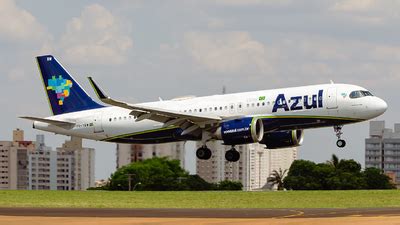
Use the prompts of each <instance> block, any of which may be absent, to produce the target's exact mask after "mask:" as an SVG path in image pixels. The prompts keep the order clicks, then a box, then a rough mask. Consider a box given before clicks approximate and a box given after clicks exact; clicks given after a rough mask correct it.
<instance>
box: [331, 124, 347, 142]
mask: <svg viewBox="0 0 400 225" xmlns="http://www.w3.org/2000/svg"><path fill="white" fill-rule="evenodd" d="M342 127H343V126H342V125H336V126H333V130H334V131H335V133H336V137H337V138H338V140H337V141H336V146H338V147H339V148H344V147H345V146H346V141H345V140H343V139H341V138H340V137H341V136H342V134H343V133H342Z"/></svg>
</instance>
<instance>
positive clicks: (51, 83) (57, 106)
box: [36, 55, 104, 115]
mask: <svg viewBox="0 0 400 225" xmlns="http://www.w3.org/2000/svg"><path fill="white" fill-rule="evenodd" d="M36 59H37V63H38V66H39V70H40V72H41V74H42V78H43V85H44V88H45V91H46V93H47V97H48V99H49V104H50V107H51V110H52V111H53V114H54V115H59V114H63V113H70V112H77V111H82V110H88V109H97V108H102V107H104V106H102V105H100V104H98V103H96V102H95V101H93V100H92V98H90V96H89V95H88V94H87V93H86V92H85V91H84V90H83V89H82V88H81V86H80V85H79V84H78V82H76V81H75V80H74V78H72V76H71V75H69V73H68V72H67V71H66V70H65V69H64V67H63V66H62V65H61V64H60V63H59V62H58V61H57V59H56V58H54V57H53V56H51V55H44V56H38V57H36Z"/></svg>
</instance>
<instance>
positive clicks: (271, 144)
mask: <svg viewBox="0 0 400 225" xmlns="http://www.w3.org/2000/svg"><path fill="white" fill-rule="evenodd" d="M303 139H304V131H303V130H289V131H275V132H271V133H265V134H264V138H263V139H262V140H261V141H260V144H265V145H266V146H267V148H269V149H276V148H287V147H296V146H300V145H301V144H302V143H303Z"/></svg>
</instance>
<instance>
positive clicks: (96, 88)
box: [88, 77, 109, 100]
mask: <svg viewBox="0 0 400 225" xmlns="http://www.w3.org/2000/svg"><path fill="white" fill-rule="evenodd" d="M88 79H89V82H90V84H91V85H92V87H93V89H94V92H96V95H97V97H98V98H99V99H100V100H104V99H108V98H109V97H108V96H107V95H106V94H105V93H104V92H103V91H102V90H101V89H100V87H99V86H97V84H96V83H95V82H94V80H93V78H92V77H88Z"/></svg>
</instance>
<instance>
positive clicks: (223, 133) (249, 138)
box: [215, 117, 264, 145]
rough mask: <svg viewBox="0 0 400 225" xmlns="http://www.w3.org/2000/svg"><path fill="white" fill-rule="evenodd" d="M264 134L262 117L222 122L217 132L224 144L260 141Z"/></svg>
mask: <svg viewBox="0 0 400 225" xmlns="http://www.w3.org/2000/svg"><path fill="white" fill-rule="evenodd" d="M263 136H264V124H263V122H262V120H261V119H258V118H253V117H243V118H240V119H234V120H229V121H225V122H223V123H221V126H220V127H219V128H218V129H217V131H216V132H215V137H216V139H218V140H223V141H224V145H240V144H249V143H255V142H259V141H261V140H262V139H263Z"/></svg>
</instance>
